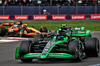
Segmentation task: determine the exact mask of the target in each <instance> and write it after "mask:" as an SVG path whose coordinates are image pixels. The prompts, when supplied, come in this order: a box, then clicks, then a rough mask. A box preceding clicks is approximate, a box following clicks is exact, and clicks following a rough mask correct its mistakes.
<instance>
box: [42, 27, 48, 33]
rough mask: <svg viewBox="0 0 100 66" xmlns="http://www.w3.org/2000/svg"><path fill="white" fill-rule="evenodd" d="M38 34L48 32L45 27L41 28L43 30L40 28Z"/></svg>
mask: <svg viewBox="0 0 100 66" xmlns="http://www.w3.org/2000/svg"><path fill="white" fill-rule="evenodd" d="M40 32H46V33H47V32H48V30H47V28H46V27H43V29H42V28H40Z"/></svg>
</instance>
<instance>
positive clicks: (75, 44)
mask: <svg viewBox="0 0 100 66" xmlns="http://www.w3.org/2000/svg"><path fill="white" fill-rule="evenodd" d="M68 50H69V53H70V54H71V55H74V57H75V59H72V60H71V61H76V62H79V61H81V60H82V54H83V52H82V45H81V44H80V43H79V41H78V40H74V41H71V42H70V43H69V45H68Z"/></svg>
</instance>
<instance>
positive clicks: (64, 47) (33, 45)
mask: <svg viewBox="0 0 100 66" xmlns="http://www.w3.org/2000/svg"><path fill="white" fill-rule="evenodd" d="M67 31H68V32H66V30H59V31H57V33H58V34H56V33H50V34H48V35H47V37H43V35H40V34H38V35H36V36H35V37H34V40H25V41H23V42H22V43H21V44H20V47H17V49H16V56H15V57H16V59H20V60H21V61H22V62H31V61H32V59H34V58H37V59H49V58H51V59H52V58H53V59H57V58H60V59H71V60H72V61H81V60H82V59H83V58H84V57H85V56H93V57H98V54H99V41H98V39H97V38H92V37H87V38H85V40H84V42H83V41H81V40H80V37H78V36H80V35H81V33H78V34H77V33H75V34H74V33H73V32H72V31H71V30H70V31H69V30H67ZM87 34H88V32H87V33H84V34H83V33H82V35H84V36H85V35H86V36H87ZM76 35H77V36H76ZM82 35H81V36H82Z"/></svg>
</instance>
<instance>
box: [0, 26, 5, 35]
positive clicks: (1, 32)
mask: <svg viewBox="0 0 100 66" xmlns="http://www.w3.org/2000/svg"><path fill="white" fill-rule="evenodd" d="M4 35H6V29H5V28H4V27H0V36H4Z"/></svg>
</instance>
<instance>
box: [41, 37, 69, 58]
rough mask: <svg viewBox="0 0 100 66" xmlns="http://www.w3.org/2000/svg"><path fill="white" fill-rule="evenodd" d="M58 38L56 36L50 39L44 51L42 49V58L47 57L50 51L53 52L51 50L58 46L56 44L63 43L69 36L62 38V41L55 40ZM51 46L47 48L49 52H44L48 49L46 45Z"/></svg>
mask: <svg viewBox="0 0 100 66" xmlns="http://www.w3.org/2000/svg"><path fill="white" fill-rule="evenodd" d="M55 40H56V36H54V38H53V39H52V41H49V42H48V43H47V44H46V46H45V47H44V49H43V51H42V54H41V58H46V57H47V56H48V55H49V53H50V52H51V50H52V49H53V48H54V47H55V46H56V44H62V43H64V42H65V41H67V40H68V37H66V38H64V40H60V41H55ZM50 45H51V47H50V48H49V49H47V52H44V51H45V50H46V47H47V46H50Z"/></svg>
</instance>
